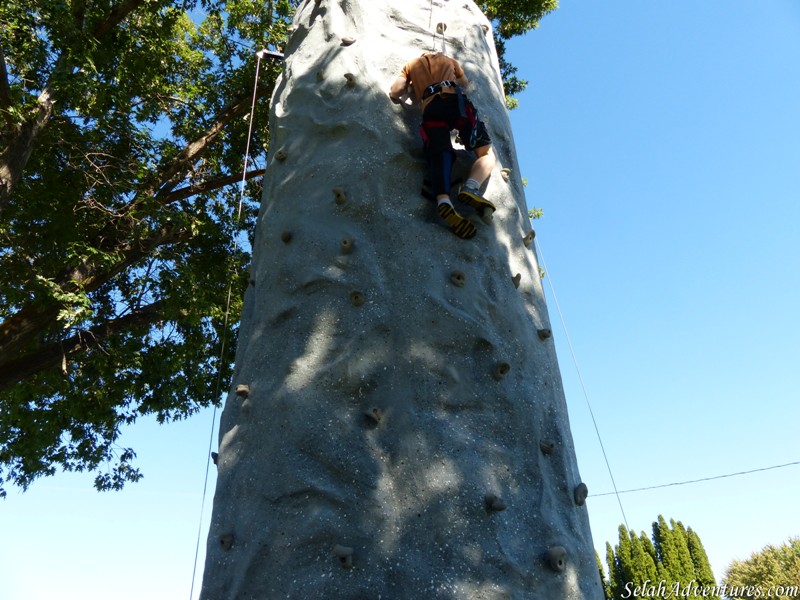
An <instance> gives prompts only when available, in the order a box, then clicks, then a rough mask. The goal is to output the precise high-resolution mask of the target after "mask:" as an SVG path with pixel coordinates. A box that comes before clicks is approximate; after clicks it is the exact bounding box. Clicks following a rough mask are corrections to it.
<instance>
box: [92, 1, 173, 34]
mask: <svg viewBox="0 0 800 600" xmlns="http://www.w3.org/2000/svg"><path fill="white" fill-rule="evenodd" d="M142 4H144V0H123V2H122V3H121V4H118V5H117V6H115V7H114V8H112V9H111V12H110V13H108V16H107V17H106V19H105V21H102V22H101V23H99V24H98V25H97V27H95V28H94V31H92V37H94V38H95V39H96V40H98V41H102V40H103V38H104V37H106V36H107V35H108V34H109V32H110V31H111V30H113V29H114V28H115V27H116V26H117V25H119V24H120V23H122V21H124V20H125V18H126V17H127V16H128V15H129V14H131V13H132V12H133V11H134V10H136V9H137V8H139V7H140V6H141V5H142ZM162 4H166V2H163V3H162Z"/></svg>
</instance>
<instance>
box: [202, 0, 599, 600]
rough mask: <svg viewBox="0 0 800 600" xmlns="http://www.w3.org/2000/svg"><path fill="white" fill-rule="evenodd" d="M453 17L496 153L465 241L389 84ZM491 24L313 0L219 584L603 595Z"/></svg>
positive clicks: (230, 429) (293, 99)
mask: <svg viewBox="0 0 800 600" xmlns="http://www.w3.org/2000/svg"><path fill="white" fill-rule="evenodd" d="M438 23H444V24H445V25H446V28H445V27H441V26H440V30H442V31H444V41H445V46H444V47H445V50H446V53H447V54H448V55H450V56H454V57H456V58H458V59H459V60H460V61H461V63H462V65H463V66H464V68H465V70H466V72H467V75H468V77H469V78H470V80H471V81H472V85H471V87H470V88H469V89H468V90H467V91H468V95H469V96H470V98H471V99H472V100H473V101H474V102H475V104H476V105H477V106H478V108H479V110H480V111H481V116H482V118H483V119H484V121H485V122H486V123H487V126H488V129H489V132H490V134H491V136H492V138H493V140H494V147H495V151H496V154H497V158H498V164H497V166H496V168H495V170H494V172H493V173H492V176H491V178H490V180H489V182H488V187H487V188H486V191H485V195H486V196H487V198H489V199H490V200H492V201H493V202H494V203H496V204H497V206H498V210H497V212H496V213H495V217H494V223H493V224H492V225H486V224H484V223H482V222H481V220H480V219H478V218H477V216H474V217H473V218H474V219H475V222H476V225H477V227H478V230H479V231H478V234H477V235H476V237H474V238H473V239H471V240H468V241H465V240H461V239H459V238H458V237H456V236H455V235H453V234H452V233H451V232H450V231H449V230H448V229H447V228H446V227H444V226H443V224H442V223H441V222H440V221H439V220H438V217H437V215H436V211H435V207H434V204H433V202H431V201H430V200H428V199H426V198H424V197H423V196H422V195H421V194H420V189H421V187H422V181H423V177H424V176H425V171H426V169H425V166H424V159H423V155H422V152H421V147H420V139H419V136H418V126H419V118H420V116H419V107H418V106H416V105H415V104H414V103H413V102H411V101H410V100H409V101H407V102H406V103H405V104H403V105H394V104H392V103H391V102H390V100H389V98H388V96H387V91H388V88H389V86H390V84H391V82H392V81H393V80H394V78H395V77H396V75H397V74H398V73H399V72H400V69H401V68H402V66H403V64H404V63H405V62H406V61H408V60H410V59H411V58H413V57H415V56H418V55H419V54H420V53H422V52H423V51H426V50H430V49H431V48H432V47H433V46H434V45H435V46H436V48H437V49H439V50H441V49H442V36H435V35H434V32H435V31H436V28H437V24H438ZM491 35H492V32H491V25H490V23H489V22H488V21H487V20H486V19H485V17H484V16H483V15H482V14H481V12H480V11H479V10H478V8H477V7H476V6H475V4H473V3H472V2H471V1H469V0H449V1H448V0H434V1H433V2H431V0H403V1H393V2H388V1H387V2H378V1H376V0H321V1H319V2H315V1H314V0H308V1H307V2H305V3H304V4H303V5H301V7H300V8H299V9H298V13H297V16H296V19H295V31H294V34H293V36H292V37H291V39H290V41H289V43H288V46H287V48H286V60H285V71H284V74H283V77H282V79H281V80H280V81H279V84H278V87H277V88H276V91H275V94H274V96H273V99H272V111H273V112H272V121H271V132H272V134H271V135H272V141H271V148H270V160H269V167H268V169H267V173H266V175H265V177H264V183H265V189H264V197H263V201H262V205H261V211H260V215H259V219H258V226H257V230H256V236H255V243H254V257H253V266H252V280H251V285H250V287H249V289H248V292H247V295H246V298H245V311H244V315H243V319H242V324H241V332H240V340H239V347H238V349H237V356H236V369H235V375H234V382H233V386H232V388H231V392H230V394H229V396H228V398H227V401H226V406H225V410H224V413H223V416H222V423H221V431H220V447H219V460H218V469H219V477H218V483H217V490H216V496H215V500H214V510H213V517H212V525H211V530H210V534H209V540H208V554H207V560H206V566H205V575H204V582H203V592H202V597H203V598H204V599H206V600H216V599H222V598H237V599H244V598H248V599H250V598H263V599H278V598H281V599H283V598H297V599H302V600H306V599H339V598H353V599H355V598H362V599H378V598H383V599H405V598H408V599H415V600H416V599H426V600H428V599H478V598H480V599H495V598H498V599H499V598H526V599H530V598H535V599H542V600H554V599H601V598H602V597H603V596H602V590H601V587H600V581H599V577H598V572H597V567H596V563H595V558H594V549H593V545H592V539H591V534H590V531H589V521H588V517H587V512H586V506H585V504H584V502H585V499H586V488H585V485H583V484H582V483H581V478H580V476H579V474H578V469H577V466H576V461H575V453H574V449H573V444H572V440H571V436H570V432H569V423H568V418H567V410H566V406H565V402H564V394H563V391H562V387H561V380H560V375H559V371H558V365H557V361H556V355H555V351H554V347H553V340H552V338H551V333H550V324H549V321H548V316H547V310H546V307H545V304H544V298H543V295H542V288H541V283H540V279H539V275H538V266H537V262H536V257H535V254H534V248H533V245H532V239H533V232H532V231H531V227H530V222H529V220H528V218H527V215H526V213H527V210H526V204H525V199H524V192H523V187H522V183H521V179H520V173H519V169H518V165H517V161H516V157H515V152H514V142H513V138H512V134H511V129H510V125H509V120H508V116H507V113H506V109H505V106H504V101H503V90H502V84H501V80H500V75H499V69H498V63H497V57H496V54H495V51H494V45H493V42H492V37H491ZM460 163H462V165H463V166H464V167H466V166H468V164H469V161H463V160H462V161H460ZM456 206H457V207H459V205H458V204H457V203H456ZM468 210H469V209H464V213H465V214H466V213H467V212H468Z"/></svg>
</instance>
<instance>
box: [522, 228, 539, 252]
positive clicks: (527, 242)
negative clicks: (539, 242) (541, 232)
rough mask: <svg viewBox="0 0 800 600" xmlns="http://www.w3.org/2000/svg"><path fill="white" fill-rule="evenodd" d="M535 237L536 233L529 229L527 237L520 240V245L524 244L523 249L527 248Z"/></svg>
mask: <svg viewBox="0 0 800 600" xmlns="http://www.w3.org/2000/svg"><path fill="white" fill-rule="evenodd" d="M535 237H536V232H535V231H534V230H533V229H531V230H530V233H528V235H526V236H525V237H524V238H522V243H523V244H525V247H526V248H527V247H528V246H530V245H531V244H532V243H533V238H535Z"/></svg>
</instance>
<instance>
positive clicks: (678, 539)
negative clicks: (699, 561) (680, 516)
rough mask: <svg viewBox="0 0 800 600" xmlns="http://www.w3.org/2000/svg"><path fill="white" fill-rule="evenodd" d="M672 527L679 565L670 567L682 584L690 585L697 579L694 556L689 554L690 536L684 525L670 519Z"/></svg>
mask: <svg viewBox="0 0 800 600" xmlns="http://www.w3.org/2000/svg"><path fill="white" fill-rule="evenodd" d="M670 524H671V525H672V539H673V540H674V542H675V556H676V558H677V563H676V564H675V566H674V567H669V568H670V569H671V571H672V572H673V574H674V575H675V579H676V580H677V581H680V582H682V583H689V582H690V581H692V580H695V579H697V576H696V575H695V569H694V562H693V561H692V554H691V552H689V534H688V532H687V531H686V528H685V527H684V526H683V523H681V522H680V521H675V519H670Z"/></svg>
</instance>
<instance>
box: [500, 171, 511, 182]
mask: <svg viewBox="0 0 800 600" xmlns="http://www.w3.org/2000/svg"><path fill="white" fill-rule="evenodd" d="M500 176H501V177H502V178H503V181H508V180H509V179H511V169H500Z"/></svg>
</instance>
